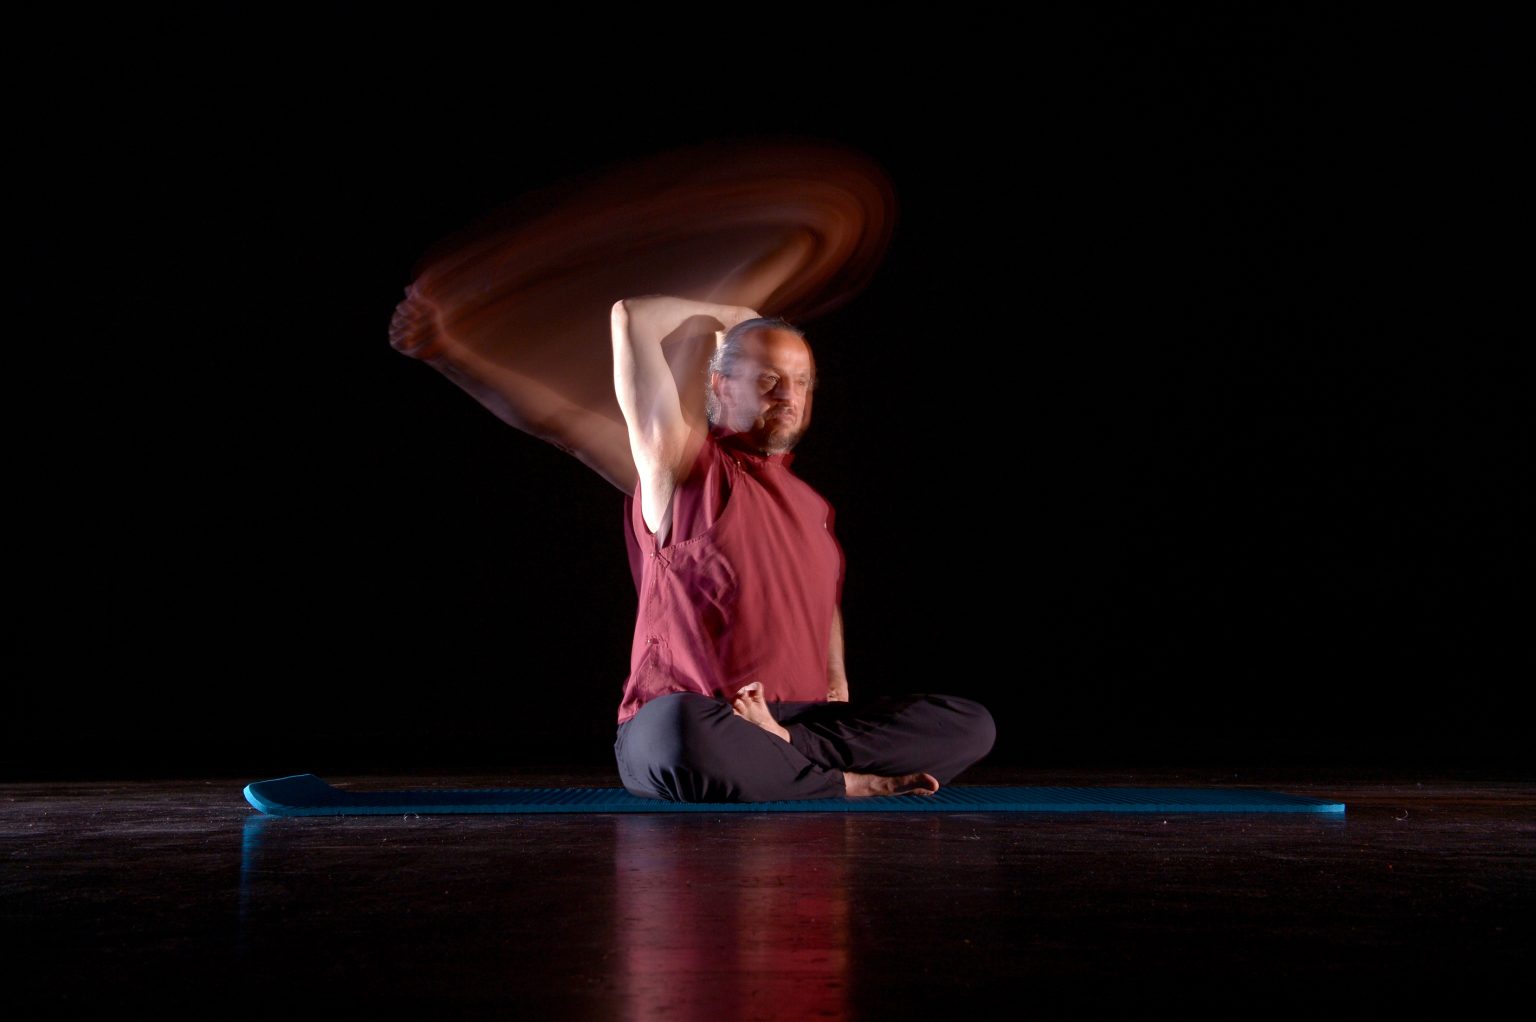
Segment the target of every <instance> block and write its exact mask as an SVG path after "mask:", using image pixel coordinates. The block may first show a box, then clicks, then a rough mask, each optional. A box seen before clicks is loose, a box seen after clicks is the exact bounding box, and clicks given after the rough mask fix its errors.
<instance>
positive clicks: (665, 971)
mask: <svg viewBox="0 0 1536 1022" xmlns="http://www.w3.org/2000/svg"><path fill="white" fill-rule="evenodd" d="M691 822H692V821H686V822H685V821H680V820H678V819H677V818H675V817H667V816H627V817H622V818H620V819H618V820H617V831H616V834H615V851H614V886H615V897H614V901H615V909H616V911H615V926H616V933H615V935H614V936H615V940H614V946H615V947H616V948H619V949H621V955H622V959H621V960H622V962H623V966H622V975H621V976H620V977H619V982H620V986H621V988H622V991H623V1003H624V1007H625V1016H626V1017H627V1018H633V1019H654V1018H663V1017H665V1018H681V1019H710V1020H714V1019H716V1018H719V1017H721V1014H722V1013H727V1014H729V1015H735V1016H738V1017H748V1018H752V1017H774V1018H825V1017H844V1016H845V1015H846V1014H847V1010H848V986H849V969H850V939H849V908H848V906H849V894H848V887H847V884H848V876H847V873H848V858H849V853H850V851H851V849H850V848H849V843H850V840H851V835H852V834H854V833H856V831H855V830H854V829H853V828H852V827H851V826H850V824H851V823H852V822H853V821H851V820H849V819H848V818H847V817H846V816H843V817H830V818H829V817H814V816H806V817H802V818H800V819H795V818H793V817H789V816H786V815H778V816H773V817H765V818H764V819H762V820H751V821H742V822H745V825H746V827H747V828H748V829H756V830H758V831H759V832H760V833H758V834H751V835H747V836H748V837H749V840H745V841H741V842H733V843H732V844H731V845H730V846H729V847H730V848H731V850H732V852H733V854H732V855H730V856H722V857H718V858H716V859H715V860H714V861H708V860H707V859H705V858H704V857H701V856H699V855H697V854H693V852H692V851H691V850H690V849H688V848H687V847H686V846H687V845H689V844H691V843H700V844H703V843H708V842H709V841H710V835H709V834H708V833H707V832H700V830H699V828H697V827H696V826H689V824H690V823H691ZM733 822H735V821H733ZM736 825H740V824H739V823H738V824H736ZM701 861H707V862H708V864H707V866H706V867H705V869H706V870H707V871H708V873H709V875H707V876H701V875H700V873H699V863H700V862H701Z"/></svg>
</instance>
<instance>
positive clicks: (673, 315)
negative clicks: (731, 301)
mask: <svg viewBox="0 0 1536 1022" xmlns="http://www.w3.org/2000/svg"><path fill="white" fill-rule="evenodd" d="M618 304H619V305H621V306H623V308H624V311H625V312H626V314H627V315H628V317H629V327H630V336H631V338H632V339H633V340H634V342H635V343H637V344H649V343H655V344H658V345H660V344H662V343H663V342H664V341H666V340H667V339H669V338H670V337H672V336H673V335H674V334H676V333H677V332H678V330H679V328H680V327H682V326H684V324H687V323H688V322H689V321H690V320H694V319H702V320H709V321H712V322H707V323H703V322H701V323H699V324H697V326H698V327H699V328H702V329H704V330H707V331H709V332H714V331H717V330H729V329H730V328H731V327H733V326H735V325H736V324H737V323H740V322H741V321H743V320H747V319H755V318H757V315H758V313H757V311H756V310H754V309H749V308H747V307H745V306H742V305H721V304H719V303H717V302H696V301H693V300H692V299H689V298H674V297H671V296H669V295H641V296H640V297H638V298H625V299H623V300H622V301H620V302H619V303H618ZM686 332H688V333H691V332H693V331H691V330H690V331H686Z"/></svg>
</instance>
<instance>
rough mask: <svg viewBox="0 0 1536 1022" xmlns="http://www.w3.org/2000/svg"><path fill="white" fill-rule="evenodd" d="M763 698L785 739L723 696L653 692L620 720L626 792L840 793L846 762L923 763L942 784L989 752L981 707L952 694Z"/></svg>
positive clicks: (733, 796)
mask: <svg viewBox="0 0 1536 1022" xmlns="http://www.w3.org/2000/svg"><path fill="white" fill-rule="evenodd" d="M769 706H770V707H771V708H772V710H773V715H774V719H775V720H777V721H778V722H779V723H780V724H781V725H783V726H784V728H785V729H786V730H787V731H789V737H790V740H789V742H788V743H786V742H785V741H784V740H783V739H782V738H779V737H778V736H777V735H773V734H770V733H768V732H767V731H764V730H763V729H762V728H760V727H758V726H757V725H756V724H753V723H751V722H750V721H747V720H745V719H743V718H741V717H738V716H736V714H735V713H733V712H731V706H730V704H729V703H727V702H725V701H724V700H721V699H712V698H710V697H709V696H702V695H695V694H692V693H686V692H674V693H672V694H671V695H665V696H661V697H659V698H656V699H652V700H651V701H650V702H648V703H646V704H645V705H644V706H642V707H640V712H639V713H637V714H635V715H634V716H633V717H631V718H630V719H629V720H627V721H625V722H624V723H623V724H620V725H619V734H618V739H617V741H615V742H614V744H613V752H614V756H615V758H616V759H617V760H618V764H619V779H620V780H621V781H623V782H624V787H625V788H626V789H627V790H628V791H630V792H631V793H632V794H635V795H639V796H642V797H644V798H659V799H665V800H667V801H671V802H772V801H779V800H783V799H803V798H842V797H843V796H844V795H845V794H846V791H845V790H844V787H843V771H844V770H850V771H853V772H855V773H863V774H883V775H886V776H892V775H899V774H911V773H917V772H919V771H926V772H928V773H930V774H932V775H933V776H935V777H937V778H938V779H939V783H940V784H941V785H943V784H948V783H949V782H950V780H951V779H952V778H954V777H955V776H956V775H957V774H959V773H960V772H961V771H962V770H964V769H966V768H967V767H969V766H970V765H971V764H973V763H975V762H976V761H977V760H979V759H981V758H982V757H983V756H985V755H986V754H987V753H988V752H990V751H991V750H992V742H993V740H994V739H995V738H996V734H997V732H996V729H995V727H994V725H993V723H992V715H991V714H990V713H988V712H987V710H986V708H985V707H983V706H982V705H981V704H980V703H977V702H973V701H972V700H969V699H960V698H956V697H954V696H937V695H909V696H886V697H882V698H879V699H874V700H870V701H868V702H863V703H770V704H769Z"/></svg>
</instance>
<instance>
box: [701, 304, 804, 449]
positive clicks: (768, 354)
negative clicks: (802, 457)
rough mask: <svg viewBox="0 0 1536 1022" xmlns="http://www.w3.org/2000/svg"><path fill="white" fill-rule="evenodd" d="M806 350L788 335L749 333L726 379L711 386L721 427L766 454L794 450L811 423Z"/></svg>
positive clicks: (784, 332)
mask: <svg viewBox="0 0 1536 1022" xmlns="http://www.w3.org/2000/svg"><path fill="white" fill-rule="evenodd" d="M814 375H815V363H814V362H812V361H811V349H810V348H809V347H808V346H807V345H806V343H805V342H804V341H803V340H801V339H800V338H799V336H797V335H796V334H793V333H790V332H789V331H788V330H753V331H752V332H751V333H749V334H747V335H746V336H745V337H743V338H742V339H741V359H740V360H739V361H738V362H737V363H736V369H735V371H734V372H733V373H732V374H731V375H730V376H715V377H713V379H712V380H711V381H710V382H711V386H713V387H714V388H715V397H716V398H717V399H718V400H719V402H720V414H719V422H720V425H721V426H723V427H725V428H726V429H728V430H730V431H731V432H733V433H744V434H746V437H745V439H747V440H749V441H750V442H751V443H752V446H754V447H756V448H757V449H758V450H760V451H762V452H763V453H765V454H782V453H783V452H785V451H787V450H789V449H790V448H791V447H793V446H795V443H796V441H798V440H799V439H800V436H801V434H803V433H804V432H805V429H806V427H807V426H809V425H810V423H811V382H812V380H813V378H814Z"/></svg>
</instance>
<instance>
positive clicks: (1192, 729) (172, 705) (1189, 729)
mask: <svg viewBox="0 0 1536 1022" xmlns="http://www.w3.org/2000/svg"><path fill="white" fill-rule="evenodd" d="M755 16H756V17H757V18H758V21H759V23H757V24H752V25H746V26H742V27H732V28H726V27H724V26H721V25H712V24H703V25H694V26H691V27H687V28H683V27H679V26H675V25H666V26H657V25H650V24H645V23H642V22H640V21H638V20H633V21H622V22H619V23H613V22H600V19H598V18H597V16H596V15H595V14H593V13H592V12H572V13H570V14H568V15H566V16H564V17H561V18H558V19H556V21H555V22H554V23H552V25H551V27H549V28H547V29H544V30H541V31H540V32H538V33H537V34H535V33H534V30H533V29H532V27H531V26H528V25H515V24H505V25H504V24H489V23H485V22H482V21H480V20H478V17H479V16H478V15H472V14H469V13H462V14H458V15H456V14H453V13H439V14H437V15H434V16H432V17H431V18H430V19H428V18H426V16H425V15H416V16H414V17H413V18H403V17H402V18H398V19H396V18H394V17H392V16H385V15H383V14H381V13H379V12H378V11H376V10H373V9H368V10H363V9H356V10H354V9H350V8H328V9H327V11H326V13H324V14H323V15H320V16H318V17H317V16H315V15H312V14H311V15H306V16H304V17H303V18H302V19H299V18H297V17H294V19H293V20H291V21H290V20H281V19H279V18H277V17H276V16H275V15H273V14H272V13H270V12H269V11H268V10H267V9H266V8H254V7H247V6H241V5H227V6H224V7H218V8H211V9H210V10H208V11H206V12H203V13H201V14H199V15H197V16H196V17H195V18H193V19H192V20H185V19H181V20H173V19H169V18H166V19H163V20H162V21H161V22H159V23H156V22H154V21H153V20H149V21H146V20H134V21H131V22H129V21H123V22H119V23H112V24H108V23H103V22H102V21H101V20H100V18H98V17H96V16H95V15H91V14H89V13H81V14H80V15H79V18H78V19H77V20H73V21H70V22H69V23H67V24H65V23H56V24H48V25H41V24H39V25H35V26H32V27H31V28H30V29H28V30H27V31H25V32H23V33H21V35H20V37H19V38H21V40H22V43H21V44H19V45H21V48H22V49H23V50H25V51H26V52H25V58H26V59H25V62H24V64H23V65H22V67H21V70H20V72H19V77H18V82H19V83H20V84H19V85H18V87H17V89H16V90H14V94H13V106H14V112H15V114H16V122H15V124H16V126H15V128H14V132H13V142H14V143H16V145H17V149H16V152H15V153H14V154H13V156H12V157H11V160H10V162H11V164H12V169H13V171H19V172H20V174H19V180H20V183H19V184H18V185H16V186H15V187H14V189H13V190H12V191H11V194H10V199H11V202H10V208H11V213H12V221H13V224H16V225H19V230H18V231H17V234H16V236H15V237H16V243H17V251H18V252H19V254H20V255H21V256H22V258H21V259H20V260H19V261H20V263H21V264H22V266H21V268H20V269H19V270H18V271H17V275H16V276H15V277H13V281H15V282H19V283H20V284H21V288H20V295H21V297H20V301H19V304H18V306H17V311H18V312H19V329H18V330H17V331H16V333H15V335H13V337H12V338H11V348H12V351H11V354H12V356H13V359H12V370H11V372H10V373H8V374H7V381H8V389H9V390H10V392H11V394H12V401H11V403H10V408H11V411H12V415H13V423H12V433H11V439H12V443H11V444H10V450H11V454H12V456H13V457H12V486H11V487H10V495H11V496H10V503H11V505H12V510H13V518H12V521H13V525H12V528H13V529H14V530H15V531H14V532H13V543H12V545H11V550H10V557H9V561H10V562H11V564H12V568H13V571H12V573H11V578H12V599H13V611H12V626H13V628H14V629H15V631H14V633H13V634H14V635H15V636H16V638H17V640H18V641H16V642H15V643H14V644H13V647H12V648H13V651H14V655H13V657H12V658H11V670H9V671H8V672H7V673H8V675H9V678H8V681H7V688H8V689H9V693H10V694H9V696H8V700H7V701H8V703H9V704H10V711H9V712H8V713H7V714H6V742H5V745H6V749H5V757H4V769H5V771H6V773H7V774H8V775H9V776H27V777H49V776H60V777H63V776H86V775H124V776H127V775H152V774H180V775H194V776H195V775H198V774H204V773H214V774H218V773H229V774H233V775H246V774H248V775H251V776H269V775H272V776H275V775H279V774H285V773H295V772H303V771H313V772H317V773H339V772H348V771H359V770H370V769H392V770H412V771H431V770H436V769H445V770H453V769H471V768H472V769H483V770H490V771H496V770H500V769H513V768H519V767H529V766H538V765H543V764H549V765H560V766H567V765H570V766H580V765H587V766H598V767H601V766H605V765H610V764H611V762H612V759H611V742H612V725H613V717H614V711H615V708H616V706H617V702H618V697H619V692H620V688H621V685H622V681H623V678H624V674H625V672H626V669H627V657H628V648H629V633H630V628H631V626H632V623H633V614H634V594H633V590H632V587H631V584H630V581H629V577H628V571H627V567H626V565H625V559H624V553H623V545H622V539H621V531H620V522H621V518H620V514H621V510H620V498H619V495H618V493H617V492H616V491H614V490H612V489H611V488H610V487H609V486H608V485H607V484H606V483H604V482H602V481H601V480H600V479H598V477H597V476H596V475H594V474H593V473H591V472H590V471H589V470H587V469H586V468H584V467H583V466H582V465H580V464H579V463H577V462H576V461H575V460H574V459H571V458H569V457H568V456H566V455H564V454H562V453H560V452H559V451H557V450H555V449H554V448H551V447H547V446H545V445H543V444H542V443H540V442H538V441H535V440H533V439H532V438H530V437H528V436H526V435H524V434H521V433H519V432H517V431H515V430H513V429H511V428H509V427H507V426H505V425H503V424H502V423H500V422H499V421H498V420H496V419H495V418H494V417H493V416H492V415H491V414H490V413H488V412H487V411H485V410H484V409H482V408H481V407H480V406H479V405H478V404H476V403H475V402H474V401H473V400H472V399H470V398H469V397H468V396H466V395H465V394H464V393H462V392H461V391H459V390H458V389H457V388H455V387H454V386H453V385H452V384H451V383H449V382H448V381H446V380H444V379H442V378H441V377H439V376H438V375H437V374H436V373H435V372H434V371H432V370H431V369H430V368H428V367H426V366H424V365H422V364H419V363H416V362H413V361H411V360H409V359H406V358H404V357H402V356H400V355H399V354H397V353H395V352H394V351H393V350H392V349H391V348H390V347H389V345H388V341H387V327H388V322H389V317H390V314H391V312H392V310H393V307H394V305H395V303H396V302H397V301H398V300H399V299H400V297H401V292H402V289H403V288H404V287H405V285H406V284H407V283H409V281H410V280H411V278H412V270H413V267H414V265H415V263H416V261H417V260H418V258H419V257H420V256H421V255H422V254H423V252H424V251H425V250H426V249H427V247H428V246H429V245H430V244H431V243H433V242H434V241H436V240H438V239H439V238H441V237H443V236H444V235H446V234H448V233H449V232H452V231H454V230H457V229H459V228H461V227H464V226H466V225H468V224H470V223H473V222H475V221H476V220H477V219H479V218H481V217H483V216H485V215H487V214H488V213H490V212H491V211H493V210H495V209H496V208H497V207H498V206H499V205H500V204H502V203H505V202H507V201H509V200H511V199H514V198H515V197H517V196H518V195H519V194H522V193H524V192H526V191H527V190H529V189H533V188H538V187H542V186H544V185H548V184H551V183H556V182H560V181H562V180H565V179H568V178H569V177H571V176H572V175H579V174H584V173H587V172H589V171H592V170H594V169H596V168H599V167H602V166H607V165H609V164H611V163H613V162H614V161H617V160H621V159H623V158H625V157H629V156H637V155H644V154H647V153H651V152H657V151H661V150H665V149H669V148H672V147H675V146H678V145H684V144H691V143H697V142H703V141H714V142H725V143H729V142H730V141H731V140H733V139H737V140H749V139H756V138H775V137H788V138H808V139H818V140H824V141H833V142H838V143H841V144H844V145H847V146H850V147H853V148H856V149H858V150H860V151H862V152H864V153H866V154H867V155H869V156H871V157H873V158H874V159H875V160H876V161H878V162H879V163H880V164H881V165H882V166H883V167H884V168H885V169H886V171H887V172H888V173H889V175H890V176H891V178H892V180H893V182H894V184H895V187H896V191H897V199H898V203H899V221H898V224H897V229H896V234H895V238H894V241H893V244H892V247H891V249H890V252H889V254H888V256H887V258H886V261H885V263H884V264H883V265H882V268H881V269H880V271H879V272H878V274H877V275H876V277H875V279H874V281H873V283H872V284H871V286H870V287H868V288H867V289H866V290H865V291H864V292H863V293H862V294H861V295H859V296H858V297H857V298H856V299H855V300H854V301H853V302H851V303H850V304H848V305H847V306H845V307H844V308H842V309H841V310H839V311H837V312H836V313H834V314H831V315H828V316H826V317H824V318H822V319H820V320H817V321H815V322H811V323H807V324H804V325H805V326H806V328H807V330H808V332H809V334H810V337H811V339H812V341H813V343H815V344H816V350H817V355H818V362H819V370H820V377H821V385H820V386H821V391H820V394H819V395H818V399H817V408H816V425H815V427H814V428H813V429H812V431H811V432H810V434H808V436H807V439H806V440H805V441H804V442H803V443H802V444H801V447H800V448H799V452H798V455H797V457H798V460H797V464H796V467H797V469H798V470H799V471H800V473H801V474H802V475H803V476H804V477H805V478H807V479H808V480H809V481H810V482H811V483H812V484H813V485H815V486H816V487H817V488H818V489H820V490H821V491H822V492H823V493H824V494H826V495H827V496H828V498H829V499H830V500H831V501H832V503H833V504H834V506H835V507H836V508H837V509H838V527H839V535H840V538H841V539H842V542H843V544H844V548H845V552H846V554H847V556H848V563H849V578H848V583H847V587H846V590H845V605H844V612H845V617H846V629H847V638H848V656H849V669H850V678H851V681H852V686H853V689H854V692H855V694H859V693H861V692H864V693H872V692H877V691H905V690H930V691H949V692H953V693H956V694H966V695H972V696H975V697H978V698H980V699H982V700H984V701H985V702H987V703H988V705H989V706H991V707H992V709H993V711H994V714H995V716H996V717H997V719H998V721H999V742H998V746H997V749H996V752H995V753H994V761H995V762H998V763H1003V764H1012V765H1020V766H1031V765H1040V766H1051V765H1079V764H1080V765H1093V764H1132V765H1134V764H1148V765H1152V764H1165V765H1171V764H1194V763H1206V764H1218V763H1260V762H1277V763H1347V764H1358V765H1373V764H1380V765H1414V766H1456V765H1468V766H1475V767H1481V766H1500V767H1517V768H1520V769H1524V768H1527V767H1528V765H1529V763H1530V753H1529V741H1528V735H1527V730H1528V729H1527V727H1526V725H1525V723H1524V721H1523V719H1522V718H1521V717H1520V716H1519V715H1518V714H1517V712H1516V710H1515V705H1516V702H1515V701H1516V700H1517V698H1518V697H1519V696H1521V695H1523V691H1524V689H1525V688H1526V686H1527V685H1528V684H1529V679H1530V678H1531V677H1532V674H1531V666H1532V665H1531V656H1530V652H1529V648H1530V644H1529V641H1528V640H1529V631H1530V627H1529V621H1530V598H1529V588H1530V577H1531V576H1530V570H1529V569H1530V566H1531V565H1530V561H1529V557H1528V551H1527V549H1526V547H1527V536H1528V532H1529V527H1528V524H1527V518H1528V517H1529V515H1530V510H1531V508H1530V495H1531V486H1530V467H1529V448H1528V444H1527V443H1526V442H1525V439H1524V436H1523V434H1524V433H1525V432H1526V431H1527V430H1528V425H1527V421H1526V420H1527V416H1526V415H1525V414H1524V413H1525V412H1526V410H1527V409H1528V408H1529V407H1530V397H1529V394H1530V386H1529V385H1530V380H1529V376H1528V375H1526V376H1523V377H1522V376H1521V375H1520V373H1519V372H1518V371H1517V362H1516V352H1515V349H1516V334H1517V333H1518V335H1519V336H1525V335H1526V334H1527V333H1528V329H1529V328H1528V326H1527V325H1526V323H1525V320H1526V318H1527V317H1525V316H1524V315H1523V314H1518V315H1517V314H1516V310H1515V306H1516V303H1517V302H1518V301H1519V298H1520V294H1521V291H1522V288H1521V287H1520V282H1517V280H1516V277H1515V267H1516V265H1517V263H1518V262H1519V261H1520V260H1521V258H1522V257H1521V255H1520V254H1521V253H1522V252H1523V251H1524V249H1525V248H1526V247H1527V246H1526V244H1525V233H1524V230H1523V228H1521V227H1520V226H1519V225H1520V224H1522V223H1526V222H1527V221H1526V218H1525V216H1524V205H1525V203H1524V199H1523V195H1524V193H1525V191H1526V189H1525V188H1524V187H1520V188H1517V185H1516V181H1517V178H1518V179H1519V180H1520V181H1521V183H1522V185H1523V184H1524V182H1525V181H1526V179H1527V177H1528V174H1527V173H1526V172H1525V168H1522V167H1519V166H1517V165H1516V162H1515V156H1514V153H1515V150H1516V148H1517V146H1516V141H1517V137H1518V132H1517V130H1516V120H1515V118H1514V103H1513V100H1512V99H1511V95H1512V93H1513V91H1514V90H1513V87H1512V82H1513V58H1512V56H1511V54H1510V52H1509V45H1508V42H1507V39H1508V37H1509V34H1510V33H1509V32H1508V30H1507V26H1505V25H1503V24H1501V23H1499V22H1498V21H1496V20H1487V21H1477V20H1473V19H1467V18H1462V19H1461V20H1458V21H1455V22H1435V23H1430V22H1425V23H1420V24H1412V25H1407V24H1403V23H1400V22H1398V23H1390V24H1388V23H1377V22H1373V21H1371V20H1370V19H1367V18H1365V17H1363V16H1362V17H1357V18H1354V19H1350V18H1344V17H1340V16H1338V15H1336V14H1332V13H1325V11H1324V9H1318V10H1316V11H1313V12H1312V13H1310V14H1304V15H1295V14H1292V15H1285V16H1281V15H1274V14H1269V15H1234V14H1225V15H1221V16H1215V15H1210V14H1200V15H1189V14H1184V15H1175V14H1156V15H1144V16H1139V17H1110V16H1099V17H1095V18H1081V19H1077V20H1069V19H1065V18H1062V19H1058V20H1056V21H1054V22H1052V21H1047V20H1042V19H1039V18H1036V19H1035V20H1034V21H1032V22H1027V23H1020V24H1018V25H1016V26H1012V27H1005V26H1003V25H1000V24H995V23H992V22H990V21H987V20H985V19H983V18H981V17H979V16H976V17H975V18H974V19H973V20H967V18H968V17H970V16H959V17H957V18H955V19H953V20H950V21H943V22H934V21H923V22H920V23H919V22H901V21H897V20H893V16H891V15H886V14H881V15H878V16H876V15H871V18H872V19H873V18H878V20H872V21H871V22H869V23H866V24H862V25H847V26H838V27H835V28H834V27H830V26H828V25H827V24H825V23H824V21H823V20H822V19H820V18H819V17H817V16H814V15H812V14H809V13H806V12H800V11H795V10H791V9H784V10H781V11H779V12H776V13H774V14H773V16H772V17H771V18H767V17H764V16H763V12H758V14H757V15H755ZM930 16H931V15H930ZM1458 17H1459V16H1458ZM614 297H619V296H614Z"/></svg>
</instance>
